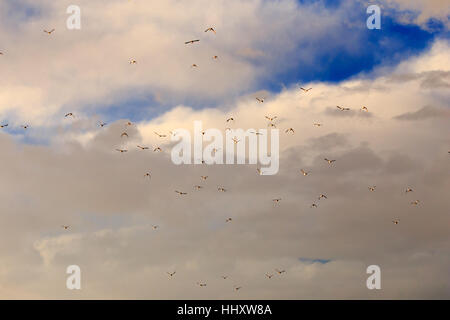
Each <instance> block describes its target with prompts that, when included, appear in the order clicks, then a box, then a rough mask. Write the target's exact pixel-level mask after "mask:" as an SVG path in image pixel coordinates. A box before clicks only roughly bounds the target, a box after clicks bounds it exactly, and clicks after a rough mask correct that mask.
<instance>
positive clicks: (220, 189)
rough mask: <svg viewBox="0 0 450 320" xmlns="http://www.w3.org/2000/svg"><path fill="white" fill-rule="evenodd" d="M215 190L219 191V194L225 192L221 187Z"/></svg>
mask: <svg viewBox="0 0 450 320" xmlns="http://www.w3.org/2000/svg"><path fill="white" fill-rule="evenodd" d="M217 190H218V191H219V192H226V191H227V190H226V189H225V188H223V187H217Z"/></svg>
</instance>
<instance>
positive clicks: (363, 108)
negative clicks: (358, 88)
mask: <svg viewBox="0 0 450 320" xmlns="http://www.w3.org/2000/svg"><path fill="white" fill-rule="evenodd" d="M361 111H366V112H369V109H367V107H362V108H361Z"/></svg>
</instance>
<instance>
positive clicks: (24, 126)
mask: <svg viewBox="0 0 450 320" xmlns="http://www.w3.org/2000/svg"><path fill="white" fill-rule="evenodd" d="M21 127H22V128H24V129H25V130H26V129H28V128H29V127H30V126H29V125H28V124H24V125H21Z"/></svg>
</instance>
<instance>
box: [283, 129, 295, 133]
mask: <svg viewBox="0 0 450 320" xmlns="http://www.w3.org/2000/svg"><path fill="white" fill-rule="evenodd" d="M285 132H286V133H289V132H292V133H295V131H294V129H293V128H289V129H286V131H285Z"/></svg>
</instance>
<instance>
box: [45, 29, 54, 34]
mask: <svg viewBox="0 0 450 320" xmlns="http://www.w3.org/2000/svg"><path fill="white" fill-rule="evenodd" d="M53 31H55V29H52V30H50V31H47V30H44V32H45V33H46V34H52V33H53Z"/></svg>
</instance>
